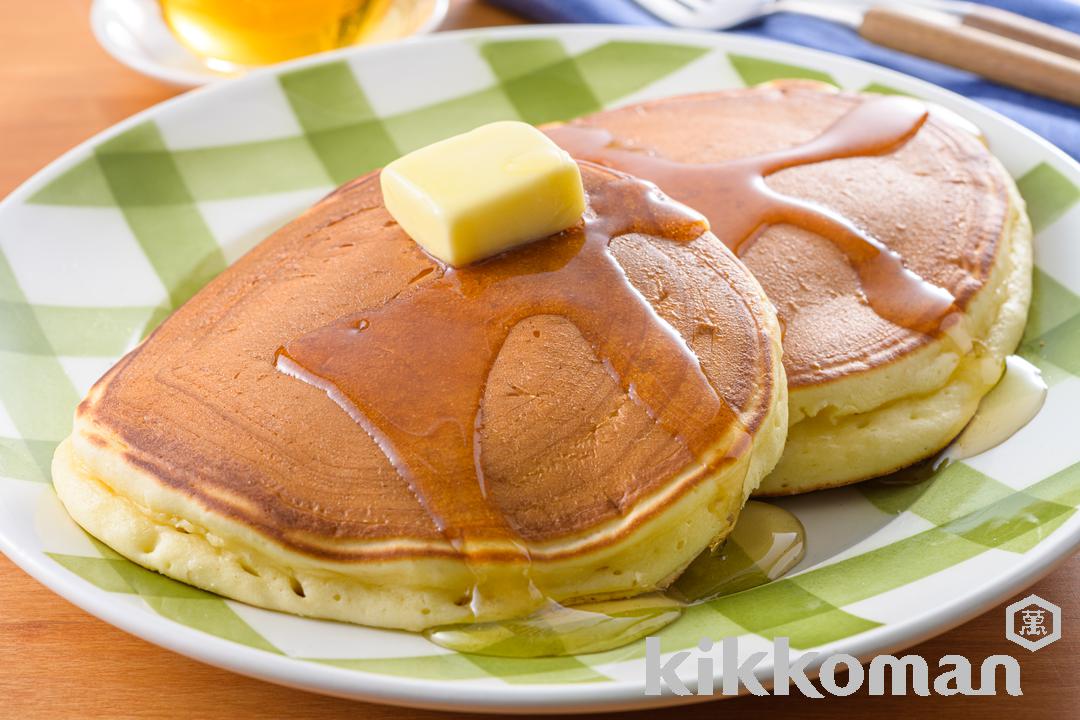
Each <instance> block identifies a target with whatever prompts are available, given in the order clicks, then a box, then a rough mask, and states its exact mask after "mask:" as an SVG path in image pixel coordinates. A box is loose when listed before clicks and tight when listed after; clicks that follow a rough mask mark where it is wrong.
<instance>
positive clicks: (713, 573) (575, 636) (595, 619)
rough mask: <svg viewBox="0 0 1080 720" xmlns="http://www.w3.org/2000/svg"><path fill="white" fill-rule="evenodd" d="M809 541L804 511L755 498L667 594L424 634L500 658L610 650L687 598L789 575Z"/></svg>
mask: <svg viewBox="0 0 1080 720" xmlns="http://www.w3.org/2000/svg"><path fill="white" fill-rule="evenodd" d="M805 545H806V535H805V531H804V530H803V526H802V523H800V522H799V519H798V518H796V517H795V516H794V515H792V514H791V513H790V512H788V511H787V510H784V509H783V508H780V507H777V506H775V505H770V504H768V503H763V502H758V501H756V500H752V501H750V502H748V503H747V504H746V506H745V507H743V509H742V512H741V513H740V515H739V521H738V523H737V524H736V525H735V529H734V530H733V531H732V532H731V534H730V535H729V536H728V537H727V539H726V540H724V542H723V543H722V544H721V545H719V546H718V547H716V548H715V549H706V550H705V551H704V552H703V553H701V554H700V555H699V556H698V557H697V558H696V559H695V560H694V561H693V562H692V563H690V565H689V566H688V567H687V568H686V570H685V571H684V572H683V574H682V575H681V576H680V577H679V579H678V580H676V581H675V583H674V585H673V586H672V587H671V588H670V589H669V590H668V591H667V592H666V593H648V594H645V595H639V596H637V597H633V598H627V599H624V600H609V601H605V602H594V603H585V604H581V605H574V606H565V605H560V604H559V603H557V602H554V601H549V602H548V603H547V604H546V605H545V606H543V607H542V608H540V609H539V610H537V611H536V612H534V613H532V614H531V615H528V616H526V617H522V618H515V619H512V620H502V621H498V622H486V623H473V624H464V625H448V626H445V627H437V628H432V629H430V630H428V631H427V632H425V635H426V636H427V638H428V639H429V640H431V641H432V642H434V643H435V644H436V645H440V646H442V647H445V648H448V649H450V650H456V651H458V652H464V653H472V654H476V655H493V656H499V657H544V656H558V655H576V654H581V653H590V652H602V651H604V650H611V649H614V648H617V647H621V646H623V645H628V644H629V643H632V642H634V641H635V640H639V639H641V638H643V637H645V636H646V635H652V634H654V633H656V632H658V631H659V630H661V629H662V628H664V627H665V626H667V625H670V624H671V623H673V622H675V621H676V620H678V619H679V617H680V616H681V615H682V612H683V608H685V607H687V606H688V605H693V604H697V603H702V602H707V601H708V600H712V599H713V598H716V597H720V596H721V595H730V594H733V593H736V592H740V591H742V590H749V589H750V588H752V587H756V586H758V585H763V584H765V583H768V582H771V581H773V580H775V579H777V578H779V577H781V576H783V575H784V574H785V573H787V572H788V571H790V570H791V569H792V568H793V567H794V566H795V565H796V564H798V562H799V560H801V559H802V557H803V553H804V551H805Z"/></svg>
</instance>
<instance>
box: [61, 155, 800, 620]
mask: <svg viewBox="0 0 1080 720" xmlns="http://www.w3.org/2000/svg"><path fill="white" fill-rule="evenodd" d="M581 170H582V176H583V180H584V183H585V188H586V191H587V195H588V202H589V210H588V211H587V212H586V215H585V219H584V221H583V223H582V224H581V225H579V226H577V227H575V228H572V229H570V230H567V231H564V232H562V233H560V234H558V235H555V236H552V237H550V238H548V239H545V240H541V241H538V242H535V243H531V244H529V245H526V246H523V247H521V248H519V249H516V250H513V251H510V252H508V253H505V254H503V255H500V256H497V257H495V258H491V259H488V260H485V261H483V262H480V263H477V264H474V265H472V266H468V267H466V268H460V269H457V270H454V269H449V268H446V267H445V266H442V265H440V264H439V263H437V262H436V261H435V260H433V259H432V258H431V257H430V256H428V255H426V254H425V253H424V252H423V251H422V250H421V249H420V248H419V247H418V246H417V245H416V244H415V243H414V242H413V241H412V240H411V239H410V238H409V237H408V236H407V235H405V233H404V232H402V230H401V229H400V227H399V226H398V225H397V224H396V223H395V222H394V221H393V219H392V218H391V217H390V215H389V214H388V213H387V211H386V210H385V208H384V207H383V205H382V198H381V194H380V191H379V182H378V175H377V174H371V175H367V176H365V177H363V178H360V179H358V180H356V181H354V182H352V183H350V184H348V185H346V186H344V187H342V188H341V189H339V190H338V191H336V192H334V193H333V194H331V195H330V196H329V197H327V198H325V199H324V200H323V201H321V202H320V203H318V204H317V205H316V206H314V207H313V208H312V209H310V210H308V211H307V212H306V213H305V214H304V215H302V216H301V217H300V218H298V219H297V220H296V221H294V222H293V223H291V224H290V225H288V226H287V227H285V228H284V229H282V230H280V231H278V232H277V233H276V234H274V235H273V236H271V237H270V238H268V239H267V240H265V241H263V242H262V243H261V244H260V245H259V246H258V247H256V248H255V249H254V250H252V251H251V252H250V253H248V254H247V255H246V256H244V257H243V258H241V259H240V260H239V261H238V262H237V263H236V264H235V265H234V266H232V267H230V268H229V269H228V270H226V271H225V272H224V273H222V275H220V276H219V277H218V278H216V279H215V280H214V281H213V282H211V283H210V284H209V285H208V286H207V287H206V288H204V289H203V290H202V291H201V292H200V293H198V294H197V295H196V296H195V297H194V298H192V299H191V300H190V301H189V302H187V303H186V304H185V305H184V306H183V307H181V308H180V309H179V310H177V311H176V312H175V313H174V314H173V315H172V316H171V317H170V318H168V320H166V321H165V323H164V324H163V325H162V326H161V327H159V328H158V329H157V330H156V331H155V332H154V333H153V334H152V335H151V336H150V337H149V338H148V339H147V340H146V341H145V342H143V343H142V344H141V345H140V346H138V347H137V348H136V349H135V350H133V351H132V352H131V353H129V354H128V355H127V356H126V357H124V358H123V359H122V360H121V361H120V362H119V363H118V364H117V365H116V366H115V367H113V368H112V369H111V370H110V371H109V372H108V373H107V374H106V375H105V376H104V377H103V378H102V379H101V380H100V381H98V383H97V384H96V385H95V386H94V387H93V388H92V389H91V391H90V393H89V395H88V396H87V398H86V399H85V400H84V401H83V402H82V403H81V404H80V406H79V407H78V409H77V411H76V414H75V427H74V431H73V434H72V436H71V438H69V439H68V440H67V441H65V442H64V443H63V444H62V445H61V446H60V448H59V449H58V450H57V453H56V456H55V458H54V463H53V476H54V483H55V486H56V490H57V492H58V494H59V496H60V498H61V500H62V501H63V503H64V505H65V506H66V507H67V509H68V511H69V512H70V513H71V515H72V517H73V518H74V519H75V520H76V521H77V522H78V523H79V524H80V525H82V526H83V527H84V528H86V529H87V530H88V531H89V532H90V533H92V534H93V535H95V536H96V537H98V538H100V539H101V540H102V541H103V542H105V543H106V544H108V545H109V546H111V547H112V548H114V549H115V550H117V551H118V552H120V553H121V554H123V555H125V556H126V557H128V558H130V559H132V560H133V561H135V562H137V563H139V564H141V565H144V566H146V567H148V568H151V569H154V570H157V571H160V572H162V573H164V574H166V575H169V576H171V577H173V578H176V579H178V580H181V581H183V582H187V583H190V584H192V585H196V586H199V587H202V588H205V589H207V590H211V591H213V592H216V593H220V594H222V595H226V596H228V597H231V598H235V599H238V600H242V601H245V602H249V603H252V604H256V605H260V606H264V607H268V608H273V609H279V610H285V611H289V612H293V613H298V614H302V615H311V616H317V617H324V618H331V619H336V620H346V621H352V622H357V623H363V624H367V625H375V626H382V627H391V628H405V629H410V630H419V629H424V628H427V627H430V626H434V625H440V624H446V623H454V622H467V621H471V620H475V619H497V618H505V617H511V616H515V615H520V614H523V613H525V612H528V611H529V610H530V609H532V608H533V607H535V606H537V605H538V604H539V603H540V602H542V601H543V599H544V598H554V599H556V600H559V601H568V600H585V599H598V598H609V597H610V598H614V597H624V596H630V595H635V594H638V593H642V592H646V591H649V590H653V589H655V588H658V587H663V586H665V585H666V584H667V583H669V582H670V581H671V580H672V579H673V578H674V577H675V576H676V575H677V574H678V573H679V572H680V571H681V569H682V568H683V567H685V566H686V565H687V564H688V563H689V562H690V561H691V560H692V559H693V558H694V557H695V556H696V555H697V554H698V553H699V552H700V551H701V550H703V549H704V548H705V547H707V546H709V545H710V544H712V543H717V542H719V541H720V540H722V539H723V538H724V537H725V536H726V535H727V533H728V532H729V531H730V530H731V527H732V525H733V524H734V522H735V519H736V517H737V516H738V513H739V510H740V508H741V507H742V505H743V503H744V502H745V500H746V498H747V496H748V495H749V494H750V492H751V491H752V490H753V489H754V488H755V487H756V486H757V484H758V482H759V481H760V480H761V478H762V477H764V475H765V474H766V473H767V472H768V471H769V470H770V469H771V468H772V466H773V465H774V464H775V462H776V460H777V459H778V458H779V456H780V452H781V450H782V446H783V442H784V436H785V433H786V428H787V417H786V410H787V403H786V400H787V398H786V383H785V381H784V376H783V366H782V363H781V360H780V339H779V338H780V333H779V326H778V325H777V323H776V317H775V311H774V310H773V308H772V306H771V304H770V303H769V302H768V300H767V299H766V298H765V296H764V293H763V292H762V290H761V287H760V286H759V285H758V283H757V282H756V281H755V280H754V278H753V277H752V276H751V275H750V274H749V273H748V272H746V270H745V268H744V267H743V265H742V264H741V263H740V262H739V261H738V260H737V259H736V258H735V257H734V255H733V254H732V253H731V252H730V251H729V250H728V249H727V248H726V247H725V246H724V245H723V244H722V243H720V242H719V241H718V240H717V239H716V238H715V237H714V236H713V235H712V234H711V233H709V232H707V229H706V228H707V225H706V223H705V221H704V219H703V218H702V217H701V216H700V215H699V214H698V213H696V212H694V211H692V210H690V209H688V208H686V207H685V206H682V205H680V204H678V203H673V202H671V201H670V200H668V199H667V198H665V197H664V196H663V195H662V194H661V193H659V192H658V191H657V190H656V188H655V186H652V185H651V184H648V183H645V182H643V181H640V180H637V179H635V178H631V177H629V176H626V175H623V174H622V173H618V172H614V171H611V170H608V169H604V168H600V167H598V166H595V165H591V164H588V163H584V164H582V167H581Z"/></svg>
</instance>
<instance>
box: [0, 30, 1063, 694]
mask: <svg viewBox="0 0 1080 720" xmlns="http://www.w3.org/2000/svg"><path fill="white" fill-rule="evenodd" d="M568 33H569V34H576V35H600V36H601V37H602V38H603V39H605V40H620V39H628V38H633V39H638V40H642V41H650V40H651V41H664V40H667V41H674V42H681V43H684V44H698V45H700V46H703V47H708V48H709V49H710V50H721V51H724V52H731V51H732V50H733V49H738V51H745V50H747V49H748V50H749V51H750V52H751V53H752V54H755V55H759V56H769V57H773V58H782V59H783V60H791V61H794V62H800V61H802V60H805V61H807V62H808V63H809V64H810V65H812V66H819V67H828V68H838V69H842V68H845V67H846V68H852V69H855V70H862V71H863V72H864V73H869V74H872V75H874V76H875V79H883V80H886V81H887V80H889V79H890V78H892V79H895V80H899V81H900V83H901V84H902V85H907V86H913V87H915V88H916V89H918V91H919V92H921V93H924V97H926V98H927V99H930V100H932V101H934V102H939V101H943V104H945V105H946V106H949V107H954V108H955V109H959V111H960V112H961V114H964V115H965V116H967V115H974V116H976V117H978V116H980V115H982V116H986V117H989V118H992V119H993V121H995V122H997V123H1001V124H1004V125H1005V126H1006V127H1007V128H1008V130H1009V131H1010V132H1011V133H1019V134H1021V135H1023V136H1025V137H1026V139H1027V140H1029V141H1034V142H1035V143H1036V144H1037V145H1038V146H1039V147H1040V149H1041V150H1042V151H1043V152H1044V153H1045V154H1046V156H1048V157H1052V158H1055V159H1056V160H1057V161H1058V162H1057V165H1058V169H1059V170H1063V171H1064V172H1065V174H1067V175H1070V176H1071V179H1073V180H1074V181H1075V182H1077V184H1080V163H1078V162H1077V161H1076V160H1074V159H1073V158H1071V157H1070V156H1069V155H1067V154H1066V153H1065V152H1064V151H1062V150H1061V149H1059V148H1057V147H1056V146H1054V145H1053V144H1051V143H1050V142H1048V141H1047V140H1045V139H1044V138H1042V137H1040V136H1039V135H1037V134H1035V133H1034V132H1032V131H1031V130H1028V129H1027V128H1025V127H1023V126H1021V125H1019V124H1018V123H1016V122H1015V121H1013V120H1011V119H1009V118H1007V117H1005V116H1003V115H1001V114H1000V113H997V112H996V111H994V110H992V109H990V108H988V107H986V106H983V105H980V104H979V103H977V102H975V101H973V100H970V99H968V98H965V97H963V96H961V95H959V94H957V93H954V92H952V91H949V90H946V89H944V88H941V87H939V86H936V85H934V84H932V83H929V82H926V81H924V80H920V79H918V78H914V77H912V76H909V75H906V74H904V73H900V72H897V71H894V70H891V69H889V68H884V67H881V66H878V65H875V64H873V63H869V62H865V61H862V60H858V59H855V58H849V57H845V56H841V55H836V54H834V53H830V52H827V51H822V50H816V49H811V48H805V47H801V46H797V45H792V44H790V43H786V42H780V41H776V40H772V39H767V38H758V37H753V36H743V35H736V34H732V33H715V32H702V31H686V30H677V29H672V28H662V27H637V26H617V25H596V24H569V25H567V24H563V25H558V24H554V25H529V26H510V27H497V28H479V29H466V30H456V31H449V32H442V33H438V34H436V35H428V36H414V37H410V38H407V39H404V40H401V41H398V42H394V43H387V44H382V45H372V46H358V47H349V48H343V49H340V50H334V51H330V52H327V53H320V54H318V55H313V56H309V57H305V58H300V59H297V60H293V61H289V62H286V63H281V64H279V65H274V66H270V67H266V68H260V69H257V70H254V71H252V72H250V73H248V74H246V75H244V76H243V77H239V78H235V79H230V80H226V81H224V82H216V83H211V84H209V85H203V86H201V87H198V88H195V89H193V90H191V91H189V92H186V93H183V94H180V95H178V96H176V97H173V98H170V99H168V100H165V101H163V102H161V103H158V104H156V105H153V106H151V107H149V108H146V109H144V110H142V111H140V112H138V113H136V114H135V115H132V116H131V117H128V118H126V119H125V120H122V121H120V122H119V123H117V124H115V125H113V126H111V127H109V128H107V129H105V130H103V131H101V132H99V133H96V134H94V135H93V136H91V137H90V138H88V139H87V140H85V141H83V142H81V143H79V144H78V145H76V146H75V147H73V148H72V149H70V150H68V151H67V152H65V153H63V154H62V155H60V156H59V157H58V158H56V159H55V160H53V161H52V162H50V163H49V164H47V165H46V166H45V167H44V168H42V169H40V170H39V171H37V172H36V173H34V174H33V175H32V176H31V177H30V178H29V179H27V180H26V181H24V182H23V183H21V184H20V185H19V186H18V187H17V188H16V189H15V190H13V191H12V192H11V193H10V194H8V195H7V196H6V197H5V198H4V199H3V200H0V213H2V212H4V211H5V210H6V209H7V208H8V207H9V206H11V205H14V204H16V203H19V202H22V201H23V200H24V199H25V198H26V197H28V196H29V195H30V194H32V193H33V192H34V191H35V190H36V189H37V188H38V187H40V186H42V185H43V184H44V183H46V182H48V181H49V179H50V178H52V177H54V176H55V175H56V174H57V173H58V172H61V171H63V170H64V169H66V168H67V167H69V166H71V165H73V164H74V163H75V162H76V161H78V160H79V159H80V158H81V157H82V156H83V155H85V153H86V152H87V150H89V149H92V148H93V147H95V146H97V145H99V144H101V143H103V142H105V141H107V140H108V139H110V138H112V137H115V136H116V135H119V134H121V133H123V132H124V131H126V130H128V129H130V128H132V127H134V126H135V125H137V124H139V123H141V122H144V121H145V120H147V119H150V118H153V117H154V116H156V115H158V114H160V113H163V112H167V111H168V109H169V108H171V107H172V106H173V105H175V104H183V103H188V102H193V101H197V100H198V98H203V97H207V96H209V95H210V94H215V93H228V92H230V91H231V88H232V87H233V86H234V85H235V84H237V83H254V82H259V81H261V80H263V79H266V78H269V77H274V76H277V75H280V74H282V73H285V72H290V71H293V70H297V69H301V68H305V67H310V66H316V65H322V64H325V63H331V62H335V61H337V60H341V59H346V58H348V59H355V58H363V57H366V56H369V55H378V54H379V53H386V52H390V53H400V52H408V48H409V47H411V46H412V45H415V44H418V43H422V44H425V45H438V44H454V43H457V42H462V41H464V42H468V41H470V40H473V39H516V38H520V37H523V36H539V37H555V38H557V39H563V38H565V37H566V35H567V34H568ZM770 51H771V52H770ZM193 98H194V99H195V100H193ZM1043 159H1046V157H1045V156H1044V158H1043ZM1073 525H1074V527H1073V528H1072V529H1071V530H1070V529H1069V528H1068V527H1067V526H1066V527H1062V528H1058V529H1057V530H1056V531H1055V532H1054V533H1053V534H1052V535H1051V536H1050V537H1048V538H1047V539H1046V540H1044V541H1043V542H1041V543H1039V544H1038V545H1037V546H1035V547H1034V548H1032V549H1031V550H1029V551H1028V552H1027V553H1025V554H1024V560H1023V561H1021V562H1018V563H1017V564H1016V565H1015V566H1013V567H1012V568H1011V569H1010V570H1009V571H1008V572H1006V573H1005V574H1004V575H1002V576H998V577H996V578H995V579H994V580H993V581H992V582H991V583H989V584H988V585H986V586H985V587H983V588H982V589H980V590H979V591H977V593H976V595H975V596H974V597H971V598H965V599H964V600H963V601H959V600H951V601H947V602H945V603H943V604H942V605H941V606H939V607H938V608H937V609H936V610H934V611H926V612H923V613H921V614H918V615H914V616H912V617H908V618H905V619H903V620H901V621H897V622H895V623H888V624H885V625H882V626H881V627H878V628H874V629H872V630H869V631H866V632H864V633H861V634H859V635H856V636H852V637H850V638H847V639H844V640H839V641H836V642H833V643H829V644H826V645H822V646H819V647H816V648H813V649H814V650H815V651H818V652H819V653H821V655H819V657H824V656H825V655H827V654H830V653H837V652H847V653H849V654H851V655H854V656H856V657H858V658H860V659H866V658H867V657H870V656H871V655H875V654H879V653H887V652H893V651H895V650H897V649H900V648H906V647H910V646H912V645H914V644H917V643H919V642H922V641H923V640H926V639H928V638H930V637H934V636H936V635H939V634H941V633H944V632H947V631H948V630H951V629H952V628H954V627H956V626H958V625H960V624H962V623H964V622H966V621H967V620H970V619H971V618H974V617H976V616H978V615H980V614H982V613H983V612H985V611H986V610H988V609H990V608H992V607H994V606H996V605H997V604H999V603H1000V602H1001V601H1003V600H1004V599H1006V598H1008V597H1011V596H1012V595H1014V594H1016V593H1018V592H1021V591H1022V590H1023V589H1024V588H1026V587H1028V586H1029V585H1030V584H1032V583H1034V582H1036V581H1037V580H1038V579H1040V578H1041V577H1043V576H1045V575H1046V574H1048V573H1049V572H1051V571H1052V570H1053V569H1054V568H1055V567H1057V566H1058V565H1060V564H1062V563H1064V562H1065V561H1067V560H1068V559H1069V557H1070V556H1071V555H1072V554H1073V553H1074V552H1076V551H1077V549H1080V523H1073ZM0 551H3V552H4V554H6V555H7V556H8V557H9V558H11V560H12V561H13V562H14V563H15V564H16V565H17V566H19V567H20V568H21V569H22V570H24V571H25V572H27V573H28V574H29V575H30V576H31V577H33V578H34V579H36V580H37V581H38V582H40V583H41V584H43V585H45V586H46V587H48V588H49V589H50V590H52V591H53V592H56V593H57V594H58V595H60V596H61V597H63V598H64V599H66V600H68V601H69V602H71V603H73V604H75V605H76V606H78V607H80V608H81V609H83V610H85V611H86V612H88V613H90V614H92V615H95V616H96V617H98V618H100V619H102V620H104V621H106V622H108V623H109V624H111V625H113V626H115V627H117V628H119V629H121V630H123V631H125V632H128V633H129V634H132V635H135V636H136V637H140V638H142V639H144V640H147V641H149V642H153V643H154V644H156V645H159V646H161V647H164V648H166V649H168V650H172V651H174V652H177V653H179V654H181V655H185V656H187V657H190V658H193V659H195V660H199V661H201V662H204V663H207V664H210V665H213V666H216V667H220V668H224V669H226V670H229V671H232V672H237V673H239V674H242V675H247V676H249V677H254V678H257V679H261V680H267V681H270V682H274V683H277V684H281V685H286V686H290V687H295V688H299V689H304V690H309V691H316V692H321V693H324V694H328V695H334V696H338V697H345V698H349V699H355V700H366V701H370V702H381V703H388V704H394V705H400V706H405V707H415V708H427V709H440V710H451V709H452V710H463V709H467V710H471V711H474V712H491V713H496V712H498V713H527V712H536V711H545V712H562V713H577V712H601V711H615V710H626V709H634V708H646V707H653V708H656V707H662V706H667V705H676V704H686V703H692V702H701V701H706V700H710V699H717V698H719V697H721V696H697V695H690V696H674V695H662V696H646V695H644V694H643V692H642V688H643V686H642V684H641V683H638V682H635V681H630V680H616V679H612V680H610V681H607V682H604V683H544V684H513V685H510V684H495V683H486V682H484V683H478V682H468V681H466V682H462V681H449V680H441V679H419V678H412V677H404V676H389V675H381V674H376V673H369V672H365V671H360V670H351V669H344V668H338V667H333V666H329V665H323V664H318V663H313V662H310V661H307V660H302V659H298V658H292V657H288V656H280V655H274V654H272V653H268V652H266V651H262V650H258V649H255V648H250V647H246V646H244V645H241V644H239V643H235V642H232V641H229V640H225V639H223V638H219V637H215V636H212V635H209V634H207V633H203V632H197V631H193V630H192V629H191V628H186V627H184V628H182V631H179V632H178V631H177V628H176V623H174V622H172V621H169V620H167V619H166V618H161V617H156V616H146V617H143V615H142V614H141V613H129V612H125V608H124V607H123V606H122V605H120V604H116V603H109V602H107V598H108V596H107V594H105V593H104V591H98V592H100V593H102V594H101V595H99V594H98V592H93V593H86V592H85V587H84V586H83V585H82V581H80V580H78V578H77V577H76V576H75V575H74V574H72V573H70V571H67V570H65V569H64V568H62V567H60V566H58V565H55V564H52V565H50V564H47V563H46V562H45V561H44V560H45V555H44V553H43V552H33V551H30V550H27V549H26V548H25V547H23V546H21V545H19V544H17V543H16V542H15V541H14V538H10V537H8V533H7V532H6V531H5V530H4V528H3V527H0ZM948 571H949V569H945V570H943V571H941V572H948ZM765 669H767V670H770V672H771V665H770V666H769V667H768V668H762V670H765ZM762 675H764V673H762Z"/></svg>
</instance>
